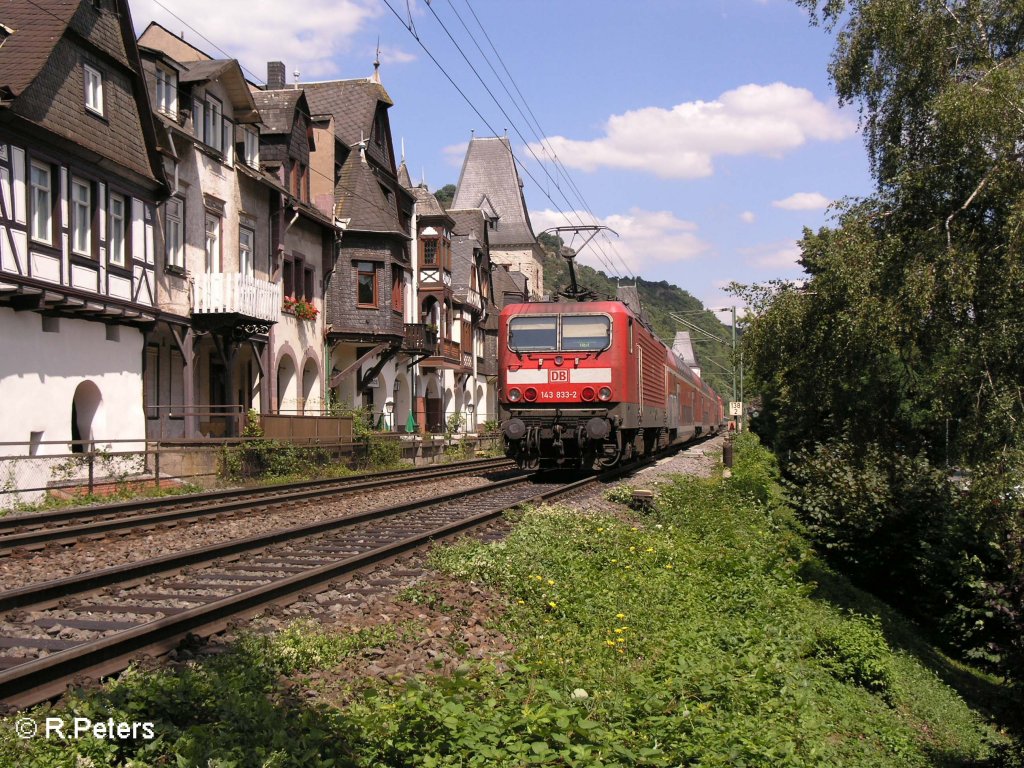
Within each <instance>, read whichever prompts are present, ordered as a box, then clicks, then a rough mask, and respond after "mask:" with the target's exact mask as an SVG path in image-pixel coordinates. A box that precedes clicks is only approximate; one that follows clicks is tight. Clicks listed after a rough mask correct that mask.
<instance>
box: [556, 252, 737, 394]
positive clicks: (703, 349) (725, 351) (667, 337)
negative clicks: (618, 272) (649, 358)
mask: <svg viewBox="0 0 1024 768" xmlns="http://www.w3.org/2000/svg"><path fill="white" fill-rule="evenodd" d="M544 245H545V246H547V245H548V244H547V243H544ZM543 262H544V290H545V291H546V292H547V293H548V294H550V295H552V296H554V295H555V293H557V292H558V291H561V290H563V289H564V288H566V287H567V286H568V285H569V271H568V268H567V266H566V262H565V259H563V258H562V257H560V256H557V255H555V253H554V252H553V251H550V250H548V251H546V252H545V256H544V260H543ZM576 275H577V280H578V282H579V283H580V285H581V286H583V287H585V288H590V289H591V290H593V291H594V292H595V293H596V294H597V295H598V297H599V298H603V299H607V298H615V292H616V288H617V287H618V285H619V284H620V283H619V281H618V280H616V279H615V278H612V277H608V275H606V274H605V273H604V272H601V271H599V270H596V269H592V268H590V267H588V266H585V265H582V264H579V263H578V262H577V265H576ZM632 284H633V283H632V281H629V282H623V283H622V285H632ZM636 287H637V290H638V292H639V294H640V302H641V305H642V306H643V309H644V312H646V314H647V318H648V320H649V321H650V323H651V325H652V326H653V328H654V331H655V333H657V335H658V337H659V338H660V339H662V340H663V341H665V342H666V343H667V344H669V345H670V346H671V343H672V339H673V338H674V337H675V334H676V331H684V330H689V329H687V328H686V327H684V326H683V325H682V324H681V323H679V322H677V321H676V320H674V319H673V318H672V316H671V313H673V312H675V313H677V314H682V315H683V317H685V318H686V319H687V320H688V321H690V322H691V323H693V324H694V325H696V326H698V327H700V328H703V329H704V330H706V331H707V332H708V333H711V334H713V335H715V336H717V337H719V338H721V339H723V340H725V341H726V342H728V344H720V343H716V342H713V341H710V340H707V339H702V338H699V334H698V333H697V332H695V331H692V330H690V337H691V338H692V339H694V342H695V343H694V345H695V347H696V349H697V360H698V362H700V364H701V369H702V370H701V374H702V376H703V377H704V379H705V380H706V381H708V382H709V383H710V384H711V386H712V387H714V388H715V391H717V392H718V393H719V394H720V395H721V396H722V399H723V400H725V401H726V402H728V401H729V400H730V399H731V398H732V374H731V371H732V350H731V348H730V347H731V343H732V329H731V328H730V327H729V326H728V325H725V324H723V323H721V322H719V321H718V318H717V317H715V315H714V313H712V312H708V311H705V310H704V305H703V304H701V302H700V301H699V300H698V299H696V298H694V296H693V295H692V294H690V293H688V292H687V291H684V290H683V289H682V288H680V287H679V286H676V285H672V284H671V283H668V282H666V281H664V280H662V281H660V282H657V283H654V282H650V281H648V280H644V279H643V278H637V281H636ZM719 366H720V367H719ZM723 369H725V370H723ZM736 386H737V390H738V388H739V379H738V374H737V382H736Z"/></svg>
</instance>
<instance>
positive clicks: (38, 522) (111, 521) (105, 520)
mask: <svg viewBox="0 0 1024 768" xmlns="http://www.w3.org/2000/svg"><path fill="white" fill-rule="evenodd" d="M513 467H514V464H513V463H512V462H511V461H510V460H508V459H503V458H502V459H482V460H476V461H467V462H459V463H458V464H455V465H444V466H440V467H429V468H426V469H423V468H418V469H413V470H394V471H390V472H382V473H376V474H374V475H357V476H355V477H346V478H332V479H321V480H313V481H304V482H298V483H286V484H282V485H276V486H271V487H269V488H260V489H231V490H224V491H209V492H204V493H197V494H187V495H183V496H170V497H163V498H157V499H138V500H132V501H126V502H122V503H118V504H107V505H102V506H98V507H95V506H93V507H74V508H69V509H60V510H54V511H51V512H38V513H30V514H23V515H10V516H7V517H0V557H4V556H7V555H11V554H14V553H17V552H25V551H30V550H33V549H42V548H44V547H46V546H55V545H68V544H73V543H76V542H79V541H83V540H88V539H90V538H94V537H100V536H106V535H111V534H114V533H118V534H128V533H130V532H132V531H134V530H138V529H150V528H154V527H157V526H165V525H173V524H176V523H181V522H184V521H188V520H196V519H201V518H213V517H217V516H221V515H230V514H238V513H251V512H252V511H253V509H255V508H260V507H263V508H265V507H270V506H280V505H285V504H293V503H297V502H308V501H313V500H321V499H325V498H329V497H332V496H337V495H341V494H349V493H357V492H366V491H372V490H376V489H379V488H389V487H394V486H396V485H402V484H407V483H422V482H425V481H430V480H438V479H443V478H446V477H454V476H459V475H465V474H472V473H481V472H497V471H500V470H503V469H511V468H513Z"/></svg>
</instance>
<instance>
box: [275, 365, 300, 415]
mask: <svg viewBox="0 0 1024 768" xmlns="http://www.w3.org/2000/svg"><path fill="white" fill-rule="evenodd" d="M296 378H297V377H296V371H295V361H294V360H293V359H292V356H291V355H287V354H285V355H282V356H281V358H280V359H279V360H278V362H277V409H276V410H277V412H278V413H284V414H294V413H295V412H296V406H297V405H298V403H297V400H298V394H299V393H298V382H297V381H296Z"/></svg>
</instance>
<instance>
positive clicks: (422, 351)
mask: <svg viewBox="0 0 1024 768" xmlns="http://www.w3.org/2000/svg"><path fill="white" fill-rule="evenodd" d="M402 351H403V352H406V353H409V354H414V355H415V354H419V355H432V354H434V353H436V352H437V331H436V330H432V329H431V328H430V327H429V326H428V325H426V324H425V323H406V324H405V337H404V338H403V339H402Z"/></svg>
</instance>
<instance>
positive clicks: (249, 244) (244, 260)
mask: <svg viewBox="0 0 1024 768" xmlns="http://www.w3.org/2000/svg"><path fill="white" fill-rule="evenodd" d="M255 242H256V233H255V232H253V231H252V230H251V229H249V228H248V227H239V228H238V271H239V272H241V273H242V274H243V275H251V274H252V273H253V267H254V264H253V244H254V243H255Z"/></svg>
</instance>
